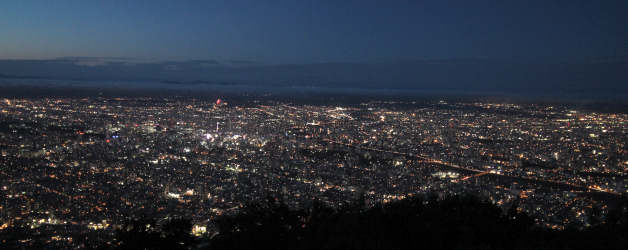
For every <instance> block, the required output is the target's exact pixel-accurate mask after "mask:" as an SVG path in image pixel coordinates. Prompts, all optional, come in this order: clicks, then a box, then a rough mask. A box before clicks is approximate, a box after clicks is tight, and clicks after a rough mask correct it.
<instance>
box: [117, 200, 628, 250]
mask: <svg viewBox="0 0 628 250" xmlns="http://www.w3.org/2000/svg"><path fill="white" fill-rule="evenodd" d="M517 210H518V209H517V208H516V207H513V208H511V209H509V210H508V211H507V212H506V213H504V212H503V211H502V210H501V209H500V208H498V207H497V206H495V205H493V204H491V203H489V202H486V201H483V200H480V199H478V198H475V197H473V196H454V197H449V198H446V199H443V200H438V199H436V198H433V197H426V198H422V197H412V198H408V199H405V200H401V201H395V202H391V203H387V204H379V205H376V206H374V207H371V208H365V207H364V206H363V205H362V204H359V203H357V204H354V205H353V206H349V207H345V208H342V209H332V208H329V207H327V206H324V205H322V204H321V203H316V202H315V203H313V204H312V205H311V206H310V207H309V208H307V209H300V210H293V209H290V208H288V206H286V205H285V204H283V203H281V202H278V201H277V200H275V199H268V200H266V201H263V202H258V203H254V204H250V205H249V206H246V207H245V208H244V209H242V210H241V212H240V213H239V214H237V215H235V216H225V217H222V218H220V219H219V220H217V221H216V224H217V227H218V229H219V231H220V233H219V234H217V235H215V236H213V237H211V238H206V239H200V240H199V239H193V238H191V237H189V236H188V235H189V232H190V227H191V226H190V224H189V222H187V221H185V220H174V221H171V222H170V223H168V224H166V225H165V226H163V227H162V228H161V229H160V230H147V229H146V228H145V227H142V225H144V224H145V223H146V222H145V221H133V222H130V224H129V225H128V226H129V227H127V229H125V230H120V231H119V232H118V234H117V240H118V242H117V243H116V244H118V245H119V246H118V247H119V248H121V249H142V248H147V249H159V248H163V249H177V248H178V249H198V248H201V249H628V242H627V241H626V239H625V237H624V236H625V235H628V227H627V226H626V222H627V220H626V219H627V218H628V217H627V213H626V203H625V202H624V203H622V204H621V205H620V206H618V208H617V209H616V210H613V211H612V212H611V214H609V216H608V220H607V221H606V223H603V224H601V225H600V226H596V227H594V228H590V229H587V230H583V231H581V230H576V229H567V230H564V231H554V230H548V229H542V228H538V227H535V226H534V225H533V220H532V219H531V218H529V217H528V216H527V215H526V214H524V213H520V212H518V211H517Z"/></svg>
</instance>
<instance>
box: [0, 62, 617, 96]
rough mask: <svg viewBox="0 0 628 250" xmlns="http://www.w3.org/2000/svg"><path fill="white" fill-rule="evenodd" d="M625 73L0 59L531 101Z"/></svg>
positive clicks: (22, 68)
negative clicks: (515, 96) (498, 94)
mask: <svg viewBox="0 0 628 250" xmlns="http://www.w3.org/2000/svg"><path fill="white" fill-rule="evenodd" d="M625 72H628V60H624V59H623V58H602V59H596V60H593V59H591V60H586V61H578V62H559V61H557V62H543V61H514V60H511V61H506V60H487V59H456V60H415V61H405V62H397V63H314V64H282V65H270V64H261V63H255V62H248V61H245V62H240V61H226V62H220V61H216V60H194V61H166V62H158V61H141V60H131V59H124V58H60V59H53V60H0V73H3V74H6V75H13V76H38V77H41V78H50V79H60V80H68V79H72V80H94V81H109V80H111V81H155V82H162V81H165V82H176V83H185V84H200V83H203V84H204V83H205V82H207V83H212V84H214V83H230V84H246V85H252V86H260V87H263V86H275V87H277V86H290V87H334V88H335V87H343V88H392V89H414V90H442V91H461V90H464V91H480V92H481V91H502V92H509V93H525V94H530V95H534V94H546V93H555V94H556V93H558V94H560V93H584V94H594V93H607V94H615V95H617V94H621V93H626V92H627V91H628V85H626V84H625V83H626V82H628V74H626V73H625Z"/></svg>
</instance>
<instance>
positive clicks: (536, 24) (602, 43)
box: [0, 0, 628, 63]
mask: <svg viewBox="0 0 628 250" xmlns="http://www.w3.org/2000/svg"><path fill="white" fill-rule="evenodd" d="M0 13H1V15H0V30H1V31H2V39H0V48H2V49H0V58H3V59H15V58H54V57H65V56H91V57H103V56H107V57H139V58H151V59H152V58H154V59H169V60H170V59H176V60H188V59H221V60H252V61H263V62H268V63H313V62H380V61H396V60H413V59H451V58H533V59H537V58H589V57H606V56H616V55H628V29H627V28H626V25H627V24H628V14H626V13H628V1H612V0H608V1H401V0H400V1H368V0H360V1H308V0H303V1H259V0H257V1H234V0H230V1H2V2H1V3H0Z"/></svg>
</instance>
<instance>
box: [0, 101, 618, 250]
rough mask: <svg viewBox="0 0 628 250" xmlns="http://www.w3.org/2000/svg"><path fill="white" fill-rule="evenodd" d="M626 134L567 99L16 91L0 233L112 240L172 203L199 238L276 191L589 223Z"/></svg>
mask: <svg viewBox="0 0 628 250" xmlns="http://www.w3.org/2000/svg"><path fill="white" fill-rule="evenodd" d="M262 103H263V104H262ZM627 143H628V115H626V114H605V113H593V112H582V111H578V110H573V109H570V108H569V107H568V106H560V105H553V106H550V105H539V104H525V105H523V104H499V103H481V102H476V103H473V102H472V103H469V102H461V103H448V102H446V101H440V102H434V103H429V104H420V105H419V104H416V103H414V104H413V103H395V102H376V101H373V102H368V103H362V104H360V105H349V106H345V107H338V106H325V105H319V106H314V105H299V104H287V103H279V102H272V101H265V102H252V103H251V104H246V105H239V106H232V105H228V104H226V103H225V102H222V101H218V102H209V101H203V100H182V99H162V98H159V99H156V98H128V99H127V98H86V99H70V98H69V99H63V98H57V99H4V100H2V102H0V180H1V182H0V197H1V199H0V201H1V204H0V241H2V240H6V239H3V238H2V236H1V235H2V234H5V233H7V232H9V231H10V232H11V233H12V234H13V235H15V234H19V235H23V237H22V238H21V239H20V242H21V243H23V244H24V245H26V246H29V245H31V246H32V245H33V244H36V243H37V242H44V243H46V244H53V245H54V244H57V245H59V246H73V244H77V243H76V242H79V241H80V239H79V238H81V237H85V235H88V236H89V237H91V238H92V239H99V240H102V241H104V242H106V241H107V240H110V239H111V237H112V236H113V233H114V231H115V229H116V228H119V227H120V225H122V224H123V223H124V222H125V221H127V220H129V219H134V218H142V217H151V218H157V219H162V220H165V219H167V218H171V217H173V216H179V217H185V218H191V219H192V221H193V223H194V233H195V234H197V235H202V234H205V233H211V231H212V228H213V227H212V220H213V219H215V218H216V217H217V216H221V215H225V214H232V213H235V212H237V211H238V210H239V209H240V208H242V207H243V206H244V205H246V204H247V203H248V202H252V201H256V200H260V199H264V198H266V197H268V196H271V197H276V198H278V199H282V200H283V201H284V202H286V203H288V204H289V205H291V206H294V207H304V206H307V205H308V204H310V203H311V202H313V201H314V200H320V201H323V202H325V203H328V204H330V205H332V206H336V207H339V206H344V205H347V204H349V203H352V202H356V201H357V200H358V199H364V201H365V203H366V205H370V204H374V203H377V202H384V203H385V202H390V201H393V200H398V199H403V198H405V197H409V196H413V195H421V194H425V193H433V194H437V195H441V196H446V195H452V194H461V193H474V194H477V195H479V196H481V197H483V198H486V199H489V200H490V201H492V202H493V203H495V204H497V205H499V206H501V207H503V208H504V209H508V208H510V207H511V206H512V205H513V204H517V205H518V207H519V209H521V210H523V211H525V212H527V213H528V214H530V215H531V216H532V218H535V220H536V222H537V224H539V225H543V226H547V227H552V228H564V227H565V226H568V225H575V226H578V227H586V226H589V225H592V224H595V223H597V222H599V221H600V220H602V219H603V218H604V216H605V214H606V213H607V212H608V209H609V204H610V203H612V201H613V200H614V199H617V198H618V197H619V196H620V195H621V194H623V193H626V191H627V187H628V186H627V185H628V175H627V174H628V145H627Z"/></svg>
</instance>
